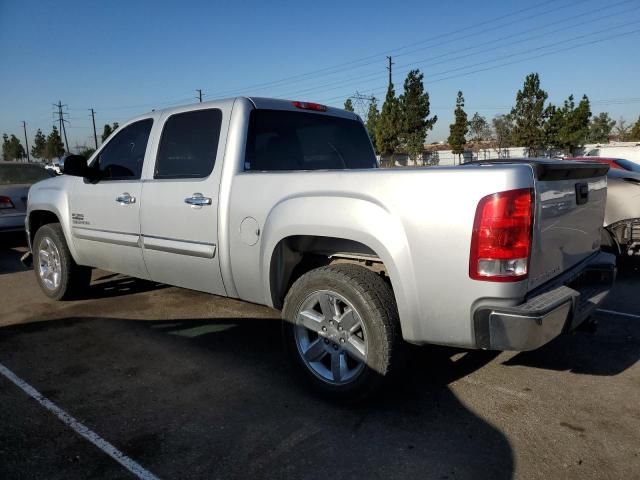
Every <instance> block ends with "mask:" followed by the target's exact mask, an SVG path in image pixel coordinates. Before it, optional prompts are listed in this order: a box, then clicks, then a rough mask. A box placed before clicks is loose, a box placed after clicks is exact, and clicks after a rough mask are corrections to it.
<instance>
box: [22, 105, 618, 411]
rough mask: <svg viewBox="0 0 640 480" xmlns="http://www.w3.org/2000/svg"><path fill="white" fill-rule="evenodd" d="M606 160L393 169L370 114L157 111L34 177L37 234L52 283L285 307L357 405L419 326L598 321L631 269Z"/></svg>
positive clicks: (461, 340)
mask: <svg viewBox="0 0 640 480" xmlns="http://www.w3.org/2000/svg"><path fill="white" fill-rule="evenodd" d="M607 169H608V167H607V166H604V165H601V164H587V163H578V162H572V163H569V162H561V161H553V160H530V161H527V162H526V163H523V162H506V163H501V164H489V163H487V164H478V165H467V166H460V167H440V168H417V169H410V168H406V169H379V168H377V162H376V157H375V154H374V151H373V148H372V146H371V142H370V139H369V137H368V135H367V132H366V129H365V128H364V125H363V124H362V122H361V120H360V119H359V117H357V116H356V115H355V114H353V113H350V112H345V111H343V110H339V109H335V108H329V107H326V106H323V105H319V104H315V103H307V102H290V101H285V100H273V99H265V98H235V99H229V100H221V101H215V102H207V103H199V104H196V105H190V106H184V107H177V108H171V109H167V110H162V111H155V112H151V113H148V114H146V115H142V116H139V117H137V118H134V119H133V120H131V121H129V122H128V123H126V124H125V125H123V126H122V127H120V129H119V130H118V131H117V132H116V133H115V134H114V135H112V136H111V137H110V138H109V139H108V140H107V141H106V142H105V144H104V145H102V147H101V148H100V149H99V150H98V151H97V152H95V153H94V155H93V156H92V157H91V159H90V160H89V162H88V164H87V161H86V160H85V159H84V158H82V157H78V156H75V157H73V156H72V157H68V158H67V159H66V161H65V166H64V170H65V172H64V173H65V175H62V176H61V177H58V178H55V179H50V180H48V181H46V182H43V183H42V184H38V185H36V186H35V187H34V188H32V189H31V191H30V194H29V208H28V219H27V228H28V231H29V239H30V242H31V243H30V244H31V248H32V250H33V260H34V264H35V274H36V278H37V280H38V282H39V284H40V286H41V287H42V290H43V291H44V293H45V294H46V295H48V296H49V297H51V298H55V299H66V298H69V297H72V296H73V295H75V294H77V293H78V291H79V290H81V289H82V288H83V287H85V286H86V285H87V284H88V282H89V278H90V272H89V269H90V268H91V267H99V268H102V269H105V270H110V271H114V272H119V273H124V274H128V275H132V276H134V277H139V278H146V279H152V280H154V281H156V282H161V283H166V284H170V285H176V286H179V287H185V288H190V289H195V290H200V291H204V292H209V293H212V294H216V295H223V296H228V297H234V298H240V299H242V300H246V301H249V302H254V303H259V304H264V305H268V306H271V307H274V308H276V309H281V310H282V316H283V319H284V320H285V322H284V337H285V339H286V342H287V344H288V345H289V347H290V351H291V355H292V359H293V362H294V365H296V367H297V368H298V369H299V371H300V372H301V373H302V374H303V377H304V378H305V379H306V380H308V381H309V382H310V383H311V385H313V386H314V387H316V388H317V389H318V390H320V391H321V392H323V393H324V394H327V395H329V396H333V397H338V398H349V399H353V398H359V397H361V396H363V395H366V394H368V393H371V392H372V391H374V390H375V389H376V387H378V386H379V385H380V384H381V382H382V381H383V379H384V378H385V377H386V376H387V374H388V373H389V372H390V371H392V369H393V368H394V367H395V364H397V362H398V361H399V358H401V355H399V352H400V351H401V350H402V347H403V343H402V340H404V341H406V342H409V343H412V344H417V345H423V344H431V343H433V344H443V345H453V346H458V347H465V348H482V349H495V350H530V349H534V348H537V347H539V346H541V345H543V344H545V343H547V342H548V341H550V340H551V339H552V338H554V337H556V336H557V335H559V334H560V333H562V332H566V331H570V330H572V329H574V328H576V327H577V326H578V325H579V324H580V323H581V322H583V321H584V320H585V319H586V318H587V317H588V316H589V315H590V314H591V312H592V311H593V309H594V308H596V306H597V305H598V304H599V303H600V302H601V301H602V300H603V298H604V297H605V296H606V294H607V292H608V290H609V288H610V287H611V284H612V282H613V278H614V273H615V266H614V264H615V258H614V256H613V255H610V254H606V253H602V252H600V237H601V229H602V222H603V218H604V208H605V199H606V178H605V175H606V171H607ZM576 232H580V233H579V234H576ZM27 260H28V257H27V258H25V261H27Z"/></svg>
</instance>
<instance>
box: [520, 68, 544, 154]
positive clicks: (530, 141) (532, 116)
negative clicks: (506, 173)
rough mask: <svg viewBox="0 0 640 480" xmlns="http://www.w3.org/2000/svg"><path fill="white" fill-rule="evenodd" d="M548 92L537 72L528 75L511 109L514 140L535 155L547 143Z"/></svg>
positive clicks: (528, 152)
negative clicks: (541, 84) (546, 103)
mask: <svg viewBox="0 0 640 480" xmlns="http://www.w3.org/2000/svg"><path fill="white" fill-rule="evenodd" d="M547 97H548V95H547V92H545V91H544V90H542V89H541V88H540V77H539V76H538V74H537V73H531V74H529V75H527V77H526V78H525V80H524V86H523V88H522V90H518V94H517V95H516V104H515V106H514V107H513V108H512V109H511V116H512V118H513V122H514V127H513V140H514V142H515V143H517V144H518V145H520V146H523V147H526V149H527V154H528V155H529V156H530V157H531V156H535V155H536V152H537V151H538V150H540V149H542V147H543V146H544V144H545V132H544V122H545V108H544V102H545V101H546V100H547Z"/></svg>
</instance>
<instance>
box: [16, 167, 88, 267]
mask: <svg viewBox="0 0 640 480" xmlns="http://www.w3.org/2000/svg"><path fill="white" fill-rule="evenodd" d="M72 188H73V184H72V177H67V176H65V175H63V176H60V177H56V178H51V179H48V180H45V181H43V182H39V183H36V184H35V185H33V186H32V187H31V188H30V189H29V198H28V201H27V220H26V222H27V227H28V230H29V231H31V226H30V225H29V224H28V222H30V219H31V213H33V212H36V211H45V212H51V213H53V214H54V215H55V216H56V217H58V220H59V222H60V226H61V227H62V231H63V233H64V237H65V240H66V241H67V245H68V247H69V251H70V252H71V256H72V257H73V259H74V260H77V255H76V247H75V245H74V243H73V236H72V235H71V218H70V213H69V212H70V211H71V210H70V207H69V194H68V192H69V191H70V190H71V189H72ZM31 233H32V234H35V232H31Z"/></svg>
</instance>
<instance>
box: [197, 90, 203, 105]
mask: <svg viewBox="0 0 640 480" xmlns="http://www.w3.org/2000/svg"><path fill="white" fill-rule="evenodd" d="M196 92H198V96H197V97H196V98H197V99H198V100H200V103H202V90H201V89H200V88H196Z"/></svg>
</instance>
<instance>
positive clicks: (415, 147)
mask: <svg viewBox="0 0 640 480" xmlns="http://www.w3.org/2000/svg"><path fill="white" fill-rule="evenodd" d="M423 78H424V75H423V74H422V73H420V70H411V71H410V72H409V73H408V74H407V78H406V79H405V81H404V93H403V94H402V95H401V96H400V99H399V101H398V106H399V113H400V132H399V133H400V135H399V137H400V138H399V141H400V144H401V145H402V147H403V148H404V149H405V150H406V152H407V154H408V155H409V158H411V159H413V160H414V161H415V160H417V158H418V157H419V156H421V155H422V153H423V152H424V142H425V140H426V138H427V132H428V131H429V130H431V129H432V128H433V126H434V125H435V123H436V122H437V121H438V117H437V116H435V115H434V116H433V117H432V118H429V113H430V112H431V110H430V105H429V93H427V92H426V91H425V90H424V84H423V82H422V80H423Z"/></svg>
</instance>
